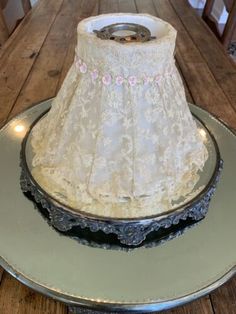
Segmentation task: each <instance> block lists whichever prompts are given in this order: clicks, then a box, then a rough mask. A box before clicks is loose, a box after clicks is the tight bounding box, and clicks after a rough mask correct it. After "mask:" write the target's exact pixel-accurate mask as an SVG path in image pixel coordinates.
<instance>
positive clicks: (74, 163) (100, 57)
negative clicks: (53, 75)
mask: <svg viewBox="0 0 236 314" xmlns="http://www.w3.org/2000/svg"><path fill="white" fill-rule="evenodd" d="M118 22H122V23H123V22H129V23H135V24H140V25H143V26H145V27H147V28H148V29H149V30H150V31H151V35H152V36H154V37H155V38H154V39H152V40H150V41H147V42H144V43H139V42H130V43H126V44H121V43H119V42H116V41H112V40H103V39H100V38H98V37H97V35H96V34H95V33H94V30H98V29H101V28H102V27H104V26H106V25H110V24H114V23H118ZM175 39H176V31H175V29H174V28H173V27H172V26H171V25H170V24H168V23H166V22H164V21H162V20H160V19H158V18H156V17H153V16H150V15H145V14H111V15H100V16H96V17H91V18H88V19H85V20H83V21H82V22H80V23H79V25H78V43H77V47H76V52H75V60H74V63H73V64H72V66H71V68H70V70H69V72H68V74H67V76H66V78H65V81H64V83H63V85H62V87H61V89H60V91H59V93H58V95H57V96H56V98H55V99H54V101H53V104H52V108H51V110H50V111H49V113H48V114H47V115H46V116H45V117H44V118H42V119H41V121H40V122H39V123H37V125H36V126H35V127H34V129H33V136H32V139H31V145H32V148H33V152H34V157H33V167H34V169H33V175H34V177H35V178H36V180H37V182H38V183H39V184H40V185H41V186H42V187H43V189H44V190H45V191H47V193H49V194H50V195H52V196H53V197H55V198H56V199H57V200H59V201H60V202H62V203H63V204H65V205H67V206H70V207H72V208H74V209H78V210H79V211H84V212H86V213H91V214H94V215H98V216H105V217H119V218H127V217H129V218H130V217H143V216H149V215H155V214H158V213H162V212H165V211H167V210H170V209H171V207H172V202H173V201H174V200H177V199H178V198H180V197H181V196H183V195H186V194H187V193H189V192H191V190H192V189H193V187H194V185H195V184H196V182H197V180H198V174H199V171H201V170H202V168H203V166H204V163H205V161H206V159H207V151H206V148H205V146H204V144H203V141H202V138H201V136H200V135H199V132H198V130H197V126H196V123H195V121H194V120H193V117H192V115H191V113H190V111H189V108H188V104H187V102H186V98H185V93H184V87H183V84H182V81H181V78H180V75H179V73H178V71H177V69H176V66H175V62H174V49H175Z"/></svg>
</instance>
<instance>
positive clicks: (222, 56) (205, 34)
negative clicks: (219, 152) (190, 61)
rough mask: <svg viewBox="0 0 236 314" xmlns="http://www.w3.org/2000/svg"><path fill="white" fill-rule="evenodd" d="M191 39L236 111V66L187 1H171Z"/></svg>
mask: <svg viewBox="0 0 236 314" xmlns="http://www.w3.org/2000/svg"><path fill="white" fill-rule="evenodd" d="M170 2H171V4H172V6H173V8H174V10H175V11H176V13H177V15H178V16H179V18H180V19H181V21H182V23H183V24H184V26H185V28H186V29H187V30H188V33H189V34H190V36H191V38H192V39H193V41H194V42H195V44H196V45H197V47H198V49H199V51H200V53H201V54H202V56H203V58H204V59H205V60H206V62H207V64H208V66H209V68H210V70H211V72H212V73H213V75H214V77H215V79H216V81H217V83H218V84H219V86H221V88H222V90H223V91H224V93H225V95H226V97H227V98H228V99H229V100H230V102H231V104H232V105H233V106H234V108H235V109H236V88H235V86H236V66H235V64H234V62H233V61H232V60H231V58H229V57H228V56H227V55H226V52H225V50H224V49H223V46H222V45H221V44H220V42H219V41H218V40H217V39H216V38H215V36H212V33H211V31H210V30H209V28H208V27H207V25H206V24H205V23H203V21H202V20H201V18H200V17H199V16H197V14H196V13H195V12H194V10H193V9H192V7H191V6H190V5H189V3H188V2H187V1H186V0H178V1H177V0H170Z"/></svg>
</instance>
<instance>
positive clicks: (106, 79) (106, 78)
mask: <svg viewBox="0 0 236 314" xmlns="http://www.w3.org/2000/svg"><path fill="white" fill-rule="evenodd" d="M102 82H103V84H104V85H110V84H111V75H110V74H105V75H104V76H103V77H102Z"/></svg>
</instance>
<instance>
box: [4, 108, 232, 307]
mask: <svg viewBox="0 0 236 314" xmlns="http://www.w3.org/2000/svg"><path fill="white" fill-rule="evenodd" d="M47 106H48V103H47V102H45V103H44V104H43V105H41V106H40V107H39V106H37V107H34V108H32V109H30V110H28V111H26V112H25V113H23V114H22V115H21V116H20V117H18V120H17V121H18V122H19V119H20V120H22V119H23V121H24V123H27V125H30V123H31V122H32V121H33V120H34V119H35V118H36V117H37V116H38V115H39V113H40V112H42V111H44V110H45V108H47ZM191 109H193V110H192V111H193V112H194V113H195V114H197V116H199V117H200V119H202V120H203V121H205V122H206V123H207V126H208V128H209V129H210V130H211V131H212V132H213V134H214V135H215V137H216V140H217V142H218V144H219V147H220V152H221V155H222V158H223V159H224V169H223V173H222V176H221V180H220V182H219V185H218V188H217V191H216V195H215V196H214V198H213V200H212V202H211V206H210V209H209V213H208V215H207V217H206V218H205V219H204V220H203V221H202V222H201V223H200V224H199V225H198V226H196V227H194V228H192V229H191V230H189V231H187V232H186V233H185V234H184V235H183V236H181V237H179V238H177V239H175V240H172V241H169V242H167V243H166V244H164V245H162V246H159V247H155V248H149V249H144V248H139V249H136V250H134V251H131V252H124V251H111V250H103V249H96V248H91V247H88V246H84V245H80V244H78V243H77V242H76V241H74V240H71V239H69V238H66V237H64V236H59V235H58V233H56V232H55V231H54V230H53V229H51V228H50V227H49V226H48V224H47V223H46V222H45V221H44V219H43V218H42V217H41V215H40V214H39V213H38V212H37V211H36V210H35V209H34V208H33V204H32V203H31V202H30V201H28V200H27V199H26V198H25V197H24V196H23V194H22V192H21V190H20V186H19V176H20V168H19V151H20V143H21V138H19V137H18V138H17V137H14V135H13V132H12V127H11V125H15V124H14V123H16V122H17V121H16V120H15V121H12V122H11V124H10V126H9V127H7V128H6V127H5V128H4V129H3V130H2V131H1V133H0V173H1V177H0V256H2V258H3V259H4V260H5V261H6V262H7V263H9V265H11V266H12V267H13V268H14V269H15V270H17V271H18V272H20V273H22V274H23V275H24V276H26V277H28V278H29V279H31V280H32V281H34V282H36V283H38V284H41V285H43V286H45V287H48V288H49V289H51V290H53V291H57V292H62V293H63V294H67V295H69V296H74V297H78V298H85V299H89V300H96V301H103V302H111V303H112V302H114V303H146V302H154V301H157V302H158V301H167V300H170V299H174V298H179V297H182V296H184V295H188V294H191V293H193V292H195V291H197V290H200V289H202V288H204V287H206V286H208V285H210V284H211V283H213V282H214V281H216V280H218V279H219V278H220V277H222V276H223V275H224V274H225V273H226V272H228V271H229V270H230V269H231V268H232V267H233V266H235V265H236V250H235V240H236V228H235V224H236V205H235V204H236V192H235V186H236V184H235V178H236V167H235V160H236V137H235V136H234V135H233V134H232V133H231V132H230V131H229V130H228V129H227V128H226V127H225V126H223V125H222V124H220V123H219V122H218V121H217V120H215V119H214V118H213V117H211V116H210V115H209V114H208V113H206V112H204V111H203V110H201V109H200V108H197V107H191Z"/></svg>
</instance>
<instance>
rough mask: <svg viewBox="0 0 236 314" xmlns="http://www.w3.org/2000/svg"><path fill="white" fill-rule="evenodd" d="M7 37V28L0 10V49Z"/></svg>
mask: <svg viewBox="0 0 236 314" xmlns="http://www.w3.org/2000/svg"><path fill="white" fill-rule="evenodd" d="M8 37H9V32H8V28H7V25H6V22H5V19H4V15H3V12H2V9H1V8H0V49H1V46H3V44H4V43H5V41H6V40H7V38H8Z"/></svg>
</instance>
